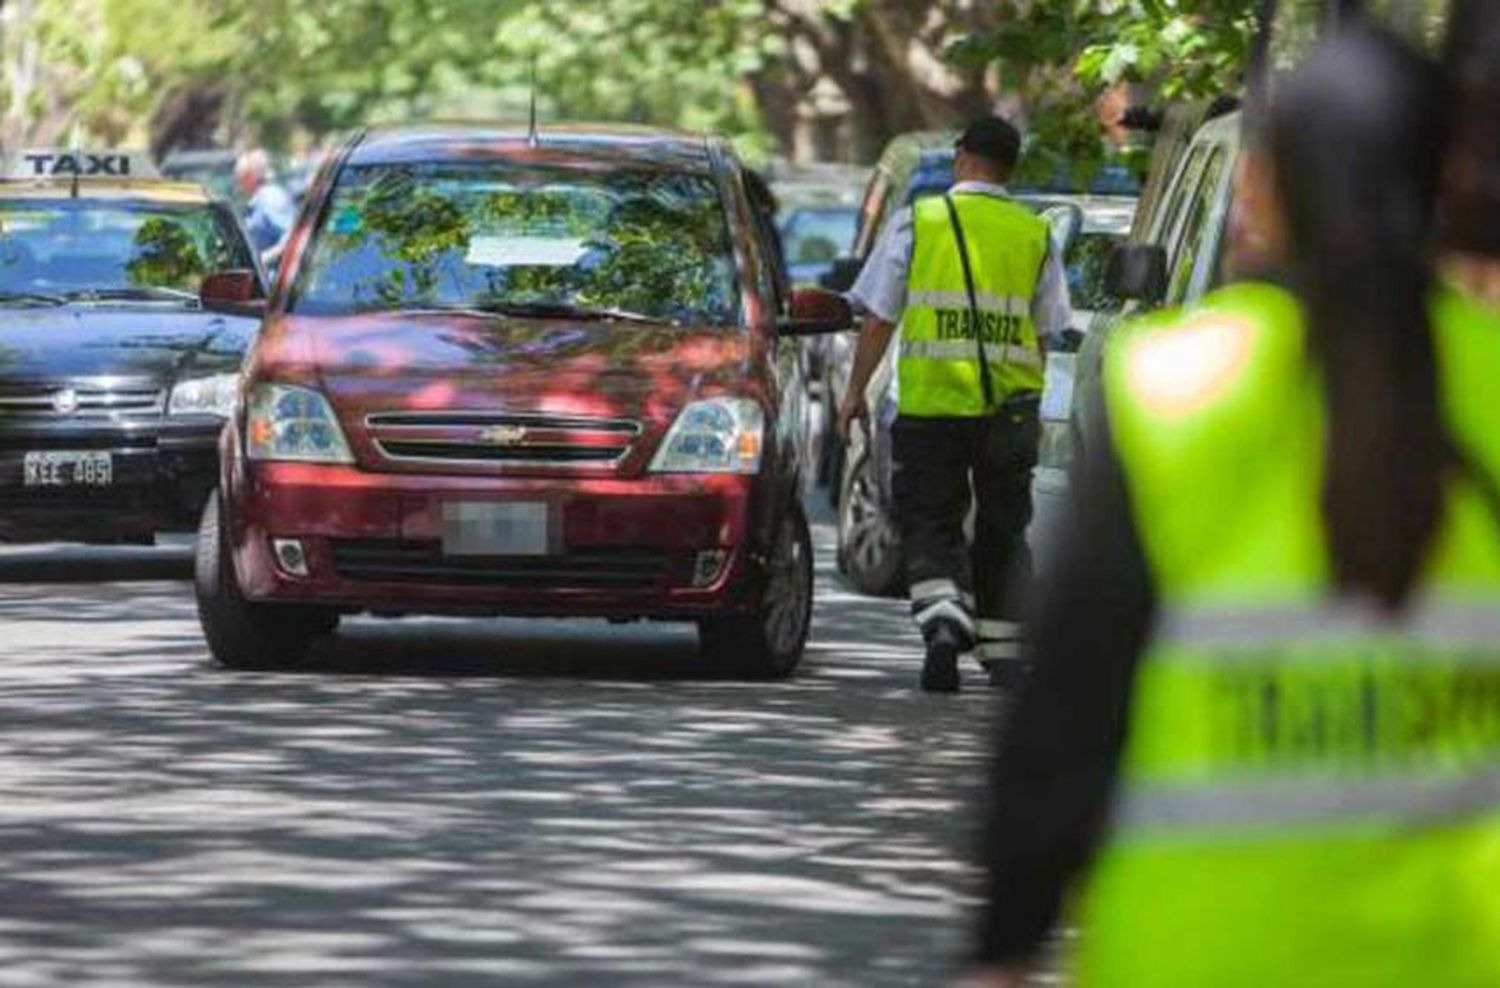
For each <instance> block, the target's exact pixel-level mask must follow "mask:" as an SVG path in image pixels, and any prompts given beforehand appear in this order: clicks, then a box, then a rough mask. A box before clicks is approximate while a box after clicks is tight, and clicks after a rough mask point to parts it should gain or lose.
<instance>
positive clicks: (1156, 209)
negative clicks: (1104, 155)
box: [1042, 102, 1243, 498]
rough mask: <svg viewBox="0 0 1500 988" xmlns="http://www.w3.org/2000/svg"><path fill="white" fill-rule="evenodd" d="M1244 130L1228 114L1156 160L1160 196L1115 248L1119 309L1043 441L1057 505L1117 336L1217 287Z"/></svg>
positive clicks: (1099, 320)
mask: <svg viewBox="0 0 1500 988" xmlns="http://www.w3.org/2000/svg"><path fill="white" fill-rule="evenodd" d="M1225 105H1232V104H1224V103H1222V102H1220V103H1217V104H1195V105H1193V106H1191V107H1186V108H1182V109H1183V114H1185V115H1186V116H1187V117H1188V118H1189V119H1194V118H1196V119H1200V120H1201V119H1202V116H1203V114H1204V112H1205V108H1207V111H1208V112H1213V107H1214V106H1225ZM1178 116H1181V114H1179V115H1178ZM1169 119H1170V118H1169ZM1242 130H1243V124H1242V119H1241V113H1240V112H1239V111H1238V110H1234V109H1231V110H1229V111H1228V112H1224V113H1221V114H1219V115H1217V116H1213V117H1211V118H1210V119H1209V120H1208V121H1207V122H1206V123H1203V124H1202V125H1201V126H1199V127H1197V128H1196V129H1195V130H1194V131H1193V132H1192V135H1191V137H1190V138H1189V139H1187V140H1185V141H1181V142H1178V144H1177V146H1176V147H1175V148H1173V149H1171V150H1170V153H1167V154H1163V155H1161V156H1159V157H1158V158H1157V159H1156V161H1155V166H1156V167H1157V169H1158V174H1157V175H1153V177H1152V181H1153V184H1155V185H1157V186H1159V188H1160V192H1159V194H1158V195H1156V196H1155V197H1154V198H1153V199H1152V202H1151V208H1150V209H1149V211H1148V212H1146V213H1144V214H1140V215H1137V217H1136V220H1135V224H1134V227H1133V232H1132V238H1131V241H1130V242H1129V243H1127V244H1124V245H1121V246H1120V247H1119V248H1117V249H1116V251H1115V253H1114V255H1113V256H1112V257H1111V258H1110V262H1109V267H1108V272H1107V275H1106V281H1107V286H1106V292H1107V294H1109V295H1110V296H1112V297H1114V298H1116V299H1118V300H1120V302H1121V303H1122V304H1121V306H1120V307H1119V308H1116V309H1113V310H1108V311H1102V312H1100V313H1099V314H1098V315H1096V317H1095V318H1094V320H1093V323H1092V325H1091V327H1090V331H1089V334H1088V336H1087V338H1086V339H1085V340H1084V343H1083V345H1082V347H1081V348H1080V349H1079V352H1078V356H1077V358H1076V363H1075V371H1074V383H1073V390H1074V394H1073V396H1072V400H1071V401H1070V402H1066V403H1064V404H1065V405H1066V406H1067V407H1069V410H1070V420H1071V421H1070V423H1069V424H1068V425H1067V426H1066V427H1055V428H1054V429H1053V431H1052V434H1051V435H1050V436H1049V437H1044V441H1043V446H1042V451H1043V457H1044V459H1043V461H1042V465H1043V466H1045V467H1046V468H1047V469H1049V470H1051V471H1053V474H1054V478H1055V483H1056V486H1057V488H1058V489H1057V490H1056V491H1054V492H1053V495H1054V497H1057V498H1061V497H1062V495H1063V492H1064V490H1065V488H1066V480H1067V468H1068V466H1069V464H1070V463H1071V462H1072V461H1073V459H1074V458H1075V456H1076V455H1077V454H1078V453H1079V452H1080V451H1081V450H1082V449H1083V444H1084V443H1086V442H1087V437H1088V436H1090V435H1098V432H1097V429H1098V428H1099V427H1100V425H1101V423H1102V421H1103V414H1104V412H1103V396H1102V392H1101V384H1100V380H1101V373H1102V365H1103V353H1104V348H1105V346H1107V345H1108V342H1109V339H1110V336H1111V335H1112V334H1113V332H1114V330H1115V329H1116V328H1118V327H1119V325H1120V324H1121V323H1122V322H1123V321H1124V320H1125V319H1126V318H1127V317H1129V316H1131V315H1135V314H1138V313H1140V312H1143V311H1147V310H1150V309H1154V308H1158V307H1160V306H1163V305H1182V304H1184V303H1187V302H1191V301H1193V300H1195V299H1198V298H1200V297H1202V296H1203V295H1204V294H1206V293H1207V292H1208V291H1210V290H1212V289H1213V288H1215V287H1217V286H1218V285H1219V284H1220V281H1221V278H1222V272H1221V264H1220V261H1221V258H1222V255H1223V251H1224V236H1225V233H1226V229H1227V221H1228V217H1229V208H1230V204H1231V198H1232V195H1233V191H1234V171H1235V165H1236V163H1237V161H1238V160H1239V155H1240V146H1241V145H1240V140H1241V131H1242ZM1160 176H1165V177H1160Z"/></svg>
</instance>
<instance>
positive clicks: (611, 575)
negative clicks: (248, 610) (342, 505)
mask: <svg viewBox="0 0 1500 988" xmlns="http://www.w3.org/2000/svg"><path fill="white" fill-rule="evenodd" d="M333 562H334V568H335V569H336V570H337V571H338V573H339V575H340V576H341V577H343V578H345V579H349V580H362V581H369V582H373V583H423V584H440V585H451V586H485V587H499V588H504V589H516V590H643V591H644V590H654V589H656V588H658V587H660V586H662V585H663V583H664V582H665V581H666V578H667V573H668V567H669V565H670V562H671V560H670V557H669V556H668V555H667V554H666V553H664V552H657V551H654V550H649V549H631V548H621V549H616V548H598V549H570V550H568V551H567V552H565V553H562V554H559V555H555V556H445V555H443V551H442V546H441V544H440V543H438V542H436V541H431V542H402V541H395V540H390V539H335V540H334V541H333Z"/></svg>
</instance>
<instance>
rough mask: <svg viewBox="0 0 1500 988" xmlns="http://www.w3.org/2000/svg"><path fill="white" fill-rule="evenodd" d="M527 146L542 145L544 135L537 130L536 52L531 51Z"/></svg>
mask: <svg viewBox="0 0 1500 988" xmlns="http://www.w3.org/2000/svg"><path fill="white" fill-rule="evenodd" d="M526 146H527V147H533V148H536V147H541V146H542V137H541V135H540V134H538V133H537V131H536V52H532V53H531V113H530V119H529V122H528V124H527V127H526Z"/></svg>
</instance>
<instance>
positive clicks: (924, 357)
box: [896, 193, 1050, 417]
mask: <svg viewBox="0 0 1500 988" xmlns="http://www.w3.org/2000/svg"><path fill="white" fill-rule="evenodd" d="M951 199H952V201H953V204H954V207H955V208H956V210H957V212H958V216H959V221H960V223H961V224H962V225H963V231H964V240H965V242H966V243H967V245H968V248H969V264H970V269H971V270H972V272H973V275H974V295H975V298H974V301H975V303H976V304H977V306H978V309H979V323H980V325H978V326H976V325H974V322H975V320H974V318H973V317H972V309H971V308H970V304H969V295H968V291H967V288H966V285H965V282H964V269H963V262H962V260H961V256H960V254H959V252H958V240H957V238H956V236H955V235H954V231H953V225H952V221H951V219H950V218H949V214H948V206H947V203H946V202H945V201H944V198H943V197H942V196H933V197H930V198H927V199H920V200H918V201H917V203H916V205H915V206H914V207H913V209H912V212H913V216H912V259H911V271H910V273H909V275H908V276H907V296H906V310H905V312H904V314H903V315H902V317H901V333H900V337H899V341H898V344H897V345H898V346H899V347H900V348H901V350H900V353H899V355H898V364H897V371H896V374H897V380H898V382H899V401H898V406H899V410H900V413H901V414H902V415H911V416H917V417H936V416H970V417H972V416H978V415H985V414H987V413H990V412H993V411H995V410H996V409H995V408H994V407H988V408H987V407H986V406H985V395H984V386H983V382H982V380H981V378H980V365H979V352H980V349H979V348H980V344H979V341H978V340H977V339H976V334H980V335H982V336H983V342H984V355H985V360H986V361H987V362H988V364H989V368H990V381H991V385H992V389H993V390H992V394H993V399H994V403H995V404H996V405H998V403H999V402H1001V401H1004V400H1005V399H1006V398H1008V397H1011V396H1013V395H1016V394H1020V393H1023V392H1039V391H1041V388H1042V351H1041V348H1040V346H1039V345H1038V343H1037V336H1036V325H1035V323H1034V322H1033V321H1032V318H1031V300H1032V297H1033V295H1034V294H1035V292H1036V284H1037V279H1038V278H1039V277H1040V275H1041V271H1042V264H1043V262H1044V261H1045V260H1046V258H1047V250H1048V246H1049V238H1050V233H1049V228H1048V226H1047V223H1046V221H1044V220H1042V219H1041V218H1039V217H1038V216H1037V215H1036V214H1035V213H1033V212H1032V211H1031V210H1029V209H1027V208H1026V207H1025V206H1022V205H1019V204H1017V203H1014V202H1010V201H1009V200H1005V199H1000V198H997V197H995V196H989V195H976V194H965V193H954V194H952V196H951Z"/></svg>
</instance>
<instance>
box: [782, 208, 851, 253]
mask: <svg viewBox="0 0 1500 988" xmlns="http://www.w3.org/2000/svg"><path fill="white" fill-rule="evenodd" d="M858 223H859V210H858V209H856V208H854V207H853V206H837V207H833V206H829V207H822V206H820V207H813V208H801V209H795V210H793V211H792V213H791V215H790V216H788V217H787V220H786V225H785V227H783V230H782V241H783V243H784V245H785V247H786V257H787V262H788V263H789V264H825V263H828V262H831V261H833V260H834V259H835V258H838V257H841V256H843V255H844V254H847V253H849V248H850V245H851V244H853V243H854V228H855V226H856V225H858Z"/></svg>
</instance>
